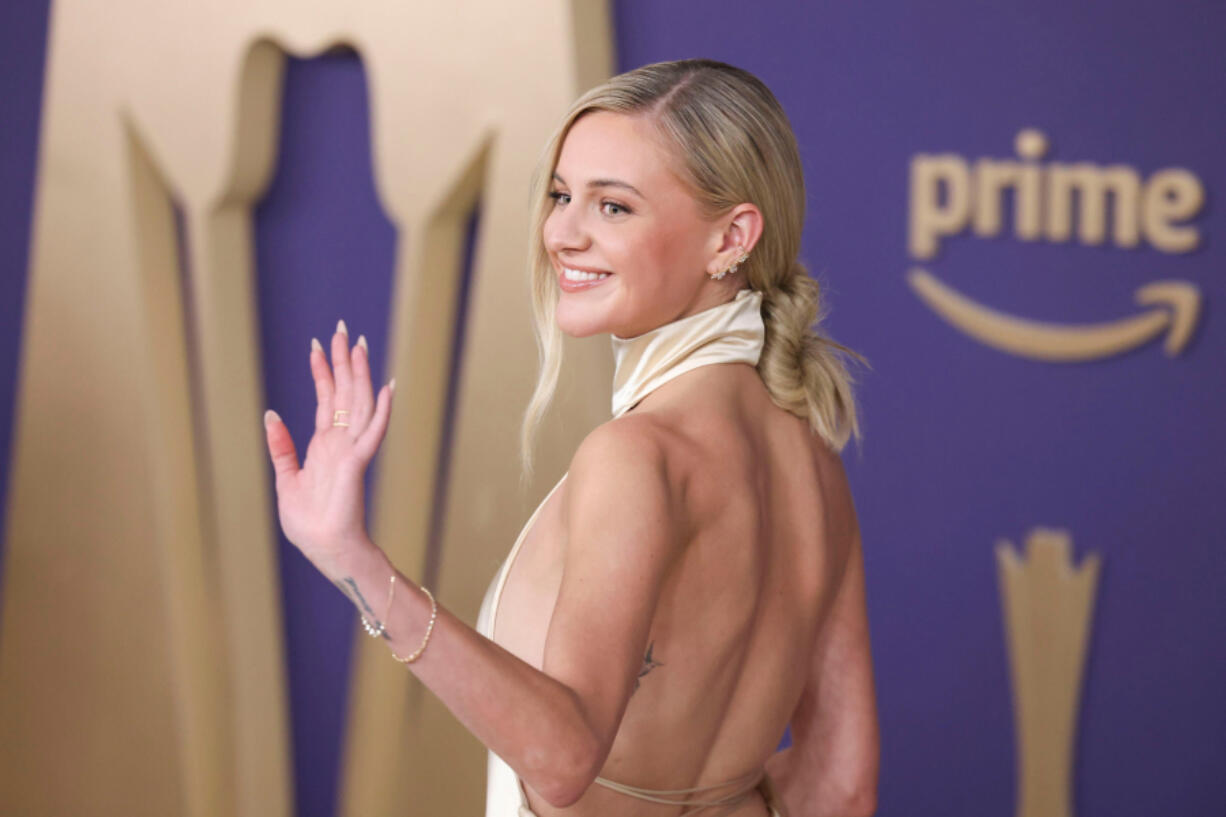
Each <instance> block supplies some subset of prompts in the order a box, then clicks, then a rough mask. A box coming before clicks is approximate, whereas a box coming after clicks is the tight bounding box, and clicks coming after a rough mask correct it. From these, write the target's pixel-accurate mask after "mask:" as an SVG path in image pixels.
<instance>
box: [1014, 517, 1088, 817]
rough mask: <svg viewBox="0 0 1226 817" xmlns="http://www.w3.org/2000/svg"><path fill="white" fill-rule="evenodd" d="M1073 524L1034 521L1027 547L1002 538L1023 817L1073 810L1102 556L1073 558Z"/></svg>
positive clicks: (1053, 816) (1064, 816) (1055, 816)
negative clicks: (1078, 739)
mask: <svg viewBox="0 0 1226 817" xmlns="http://www.w3.org/2000/svg"><path fill="white" fill-rule="evenodd" d="M1071 553H1072V537H1071V536H1070V535H1069V533H1068V531H1066V530H1059V529H1053V528H1034V529H1033V530H1031V532H1030V534H1029V535H1028V536H1027V537H1026V554H1025V556H1024V557H1023V556H1022V555H1021V554H1020V553H1018V552H1017V551H1015V550H1014V548H1013V545H1012V543H1011V542H1009V541H1008V540H1005V539H1001V540H999V541H998V542H997V543H996V563H997V567H998V569H999V575H1000V586H1001V594H1002V604H1003V606H1004V619H1005V635H1006V637H1007V639H1008V647H1009V657H1010V664H1011V668H1012V672H1011V677H1012V681H1013V702H1014V720H1015V722H1016V723H1017V757H1018V772H1017V780H1018V787H1017V811H1016V813H1017V817H1072V814H1073V807H1072V785H1071V782H1072V781H1071V778H1072V769H1073V747H1074V743H1075V739H1076V723H1077V707H1078V704H1079V699H1080V695H1081V679H1082V670H1083V668H1084V666H1085V650H1086V643H1087V641H1088V636H1089V633H1090V623H1091V612H1092V611H1093V607H1094V593H1095V589H1096V587H1097V583H1098V571H1099V567H1100V564H1101V560H1100V559H1099V556H1098V555H1097V554H1093V553H1092V554H1089V555H1087V556H1086V557H1085V559H1083V560H1082V563H1081V566H1080V567H1074V566H1073V564H1072V561H1071V558H1070V557H1071Z"/></svg>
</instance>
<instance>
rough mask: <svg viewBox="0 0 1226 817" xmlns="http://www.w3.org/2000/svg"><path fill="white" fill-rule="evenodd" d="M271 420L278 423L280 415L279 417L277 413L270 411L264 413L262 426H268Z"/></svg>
mask: <svg viewBox="0 0 1226 817" xmlns="http://www.w3.org/2000/svg"><path fill="white" fill-rule="evenodd" d="M273 420H276V421H278V422H280V420H281V415H280V414H277V413H276V412H275V411H273V410H272V409H269V410H268V411H266V412H264V425H268V424H269V423H271V422H272V421H273Z"/></svg>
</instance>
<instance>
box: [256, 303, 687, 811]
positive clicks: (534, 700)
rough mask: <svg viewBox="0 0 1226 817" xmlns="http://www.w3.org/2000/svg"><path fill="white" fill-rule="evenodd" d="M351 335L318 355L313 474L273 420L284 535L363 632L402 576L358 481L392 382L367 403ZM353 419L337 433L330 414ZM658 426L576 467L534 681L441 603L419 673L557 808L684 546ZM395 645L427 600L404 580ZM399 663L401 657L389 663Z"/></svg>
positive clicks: (573, 792)
mask: <svg viewBox="0 0 1226 817" xmlns="http://www.w3.org/2000/svg"><path fill="white" fill-rule="evenodd" d="M348 341H349V338H348V333H347V331H346V330H345V328H344V324H343V323H341V324H339V325H338V327H337V332H336V333H335V334H334V335H333V338H332V347H331V350H332V363H333V369H334V370H335V374H334V373H333V369H330V368H329V366H328V361H327V359H326V357H325V356H324V353H323V349H322V347H321V346H320V345H319V344H317V343H312V351H311V357H310V360H311V370H312V374H313V376H314V379H315V386H316V398H317V401H318V406H317V410H316V423H315V433H314V435H313V436H312V438H311V442H310V445H309V446H308V448H307V454H306V460H305V462H304V463H303V467H302V468H299V466H298V454H297V451H296V449H295V447H294V443H293V440H292V438H291V437H290V435H289V431H288V429H287V428H286V427H285V424H284V423H283V422H281V419H280V418H279V417H278V416H277V415H276V413H275V412H268V414H267V415H266V417H265V431H266V436H267V443H268V449H269V454H270V456H271V459H272V463H273V466H274V469H275V471H276V489H277V509H278V514H279V517H280V521H281V527H282V529H283V530H284V531H285V534H286V537H287V538H288V539H289V540H290V541H291V542H293V543H294V545H295V546H297V547H298V549H299V550H300V551H301V552H302V553H303V554H304V555H305V556H306V557H307V558H308V559H309V560H310V561H311V562H312V564H314V565H315V567H316V568H317V569H319V570H320V572H322V573H323V574H324V575H325V576H327V577H328V578H329V579H330V580H332V581H333V582H334V583H335V584H336V585H337V586H338V587H340V588H341V589H342V590H344V591H345V593H346V595H348V596H349V598H350V599H351V600H352V601H353V602H354V604H355V605H357V606H358V609H359V610H360V611H361V612H362V614H363V615H365V616H366V617H367V618H368V619H369V618H375V619H378V617H380V616H383V615H384V610H385V609H386V603H387V602H386V600H387V598H388V587H389V578H390V576H391V575H392V571H393V569H394V568H393V567H392V566H391V564H390V562H389V561H388V559H387V557H386V556H385V555H384V554H383V552H382V551H381V550H380V549H379V548H378V547H376V546H375V545H374V544H373V543H372V542H371V541H370V538H369V536H368V534H367V532H366V527H365V510H364V503H363V499H362V476H363V473H364V471H365V469H366V467H367V465H368V464H369V462H370V460H371V459H372V458H373V456H374V454H375V451H376V449H377V448H378V446H379V444H380V443H381V442H382V439H383V436H384V434H385V433H386V429H387V423H388V417H389V415H390V411H391V401H392V394H393V389H392V388H391V384H389V386H388V387H385V388H383V389H381V390H380V391H379V394H378V399H377V401H376V400H375V398H374V396H373V395H372V391H371V384H370V371H369V361H368V358H367V352H366V345H365V342H364V341H363V340H362V339H360V338H359V342H358V344H357V346H355V347H353V349H352V350H351V349H350V348H349V342H348ZM338 409H345V410H346V411H347V412H348V413H347V414H344V415H340V417H339V421H340V422H344V423H348V424H347V425H339V426H338V425H336V424H335V422H336V421H337V420H338V418H337V416H336V415H335V412H336V411H337V410H338ZM649 429H650V425H648V424H644V423H643V422H642V421H639V420H637V418H635V419H631V418H625V419H622V420H619V421H616V422H613V423H609V424H606V425H604V426H601V427H600V428H598V429H596V430H595V431H594V432H592V433H591V434H590V435H588V437H587V439H585V440H584V442H583V444H582V445H581V446H580V447H579V450H578V451H577V452H576V454H575V457H574V460H573V461H572V463H571V468H570V472H569V475H568V477H567V486H566V492H565V497H566V501H565V503H564V506H563V509H562V512H563V516H564V520H565V526H564V528H565V530H564V535H565V537H566V541H565V543H564V545H565V550H564V565H563V573H562V582H561V587H560V591H559V596H558V602H557V606H556V608H555V610H554V615H553V617H552V620H551V622H550V625H549V631H548V633H547V637H546V642H545V654H544V664H543V666H544V671H539V670H537V669H535V668H534V667H532V666H531V665H529V664H528V663H526V662H524V661H522V660H521V659H519V658H517V657H516V656H514V655H512V654H511V653H510V652H508V651H507V650H505V649H504V648H502V647H500V646H498V645H497V644H495V643H494V642H492V641H490V640H489V639H487V638H485V637H484V636H482V635H481V634H479V633H477V632H476V631H475V630H473V629H472V628H471V627H469V626H468V625H467V624H465V623H464V622H462V621H461V620H459V619H458V618H456V617H455V616H453V615H452V614H451V613H450V612H448V611H447V610H446V609H445V608H444V607H442V606H440V607H439V610H438V616H437V619H436V621H435V625H434V631H433V633H432V635H431V639H430V643H429V646H428V648H427V649H426V650H425V652H424V653H423V654H422V657H421V658H420V659H419V660H418V661H416V662H414V663H413V664H411V665H408V666H409V669H411V670H412V671H413V672H414V673H415V674H416V675H417V677H418V678H420V679H421V680H422V682H423V683H425V685H426V686H427V687H429V688H430V690H431V691H433V692H434V693H435V694H436V695H437V696H438V697H439V699H440V700H442V702H443V703H444V704H445V705H446V706H447V707H448V708H449V709H450V710H451V712H452V713H453V714H454V715H455V716H456V718H457V719H459V720H460V722H461V723H463V724H464V725H465V726H466V727H467V728H468V729H469V730H470V731H471V732H472V733H473V734H474V735H475V736H476V737H477V738H478V739H480V740H481V741H482V742H483V743H484V744H485V745H486V746H488V747H489V748H490V749H491V750H493V751H494V752H495V753H497V754H498V755H499V756H500V757H502V758H503V759H504V760H505V761H506V762H507V763H508V764H509V765H510V766H511V768H512V769H514V770H515V771H516V773H518V774H519V776H520V777H521V778H523V779H524V781H525V782H526V783H527V784H528V785H529V786H531V787H532V788H533V789H535V790H536V791H538V792H539V793H540V794H541V795H542V796H543V797H544V798H545V799H546V800H548V801H549V802H550V803H552V804H554V805H555V806H560V807H564V806H566V805H569V804H571V803H573V802H574V801H575V800H577V799H578V798H579V797H580V796H582V794H583V792H584V791H586V790H587V788H588V786H589V785H591V783H592V780H593V779H594V778H595V776H596V774H597V773H598V771H599V769H600V767H601V766H602V765H603V764H604V760H605V758H606V757H607V756H608V752H609V750H610V748H611V747H612V744H613V739H614V737H615V736H616V734H617V729H618V726H619V724H620V722H621V718H622V714H623V713H624V711H625V708H626V704H627V702H628V700H629V697H630V693H631V692H632V691H633V686H634V680H635V678H636V676H637V673H638V670H639V668H640V666H641V662H642V656H643V652H644V650H645V646H646V639H647V634H648V629H649V627H650V623H651V618H652V615H653V613H654V610H655V604H656V599H657V596H658V593H659V588H660V585H661V583H662V582H663V578H664V575H665V572H666V570H667V568H668V566H669V564H671V561H672V558H673V554H674V551H675V548H677V547H678V542H679V541H680V540H679V537H676V536H675V535H674V530H673V526H672V524H671V523H670V522H669V520H670V519H672V518H673V516H674V514H673V512H672V507H673V506H672V504H671V496H670V493H669V487H668V484H667V480H666V479H665V470H664V463H663V456H662V450H661V448H660V447H659V446H658V445H657V444H656V443H655V442H654V438H653V437H652V436H651V435H650V434H649V433H648V431H649ZM396 586H397V591H396V593H395V596H394V597H393V599H394V602H393V605H392V607H391V608H390V610H389V611H388V612H387V614H386V617H387V621H383V622H382V623H383V625H384V627H385V628H386V631H385V633H384V635H385V637H386V638H387V641H388V645H389V646H390V647H391V648H392V649H393V650H394V651H395V652H396V654H397V655H407V654H409V653H411V652H413V651H414V650H416V649H417V647H418V645H419V644H420V643H421V639H422V637H423V635H424V632H425V628H426V626H427V622H428V621H429V617H430V604H429V601H428V599H427V598H426V596H425V594H424V593H423V592H422V591H421V590H420V589H419V588H418V587H416V586H415V585H413V584H412V583H411V582H409V581H408V580H407V579H405V578H404V577H403V576H402V575H400V574H397V579H396ZM388 660H389V661H390V660H391V658H390V657H389V659H388Z"/></svg>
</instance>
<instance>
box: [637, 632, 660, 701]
mask: <svg viewBox="0 0 1226 817" xmlns="http://www.w3.org/2000/svg"><path fill="white" fill-rule="evenodd" d="M655 645H656V642H654V641H653V642H651V643H650V644H648V645H647V655H645V656H643V668H642V669H641V670H639V675H638V677H637V678H635V679H634V688H635V689H636V690H637V689H638V688H639V683H640V682H641V681H642V680H643V676H644V675H646V674H647V673H649V672H651V671H652V670H653V669H655V668H656V667H662V666H664V664H662V663H661V662H659V661H657V660H655V659H654V658H652V657H651V650H652V648H653V647H655ZM631 694H633V693H631Z"/></svg>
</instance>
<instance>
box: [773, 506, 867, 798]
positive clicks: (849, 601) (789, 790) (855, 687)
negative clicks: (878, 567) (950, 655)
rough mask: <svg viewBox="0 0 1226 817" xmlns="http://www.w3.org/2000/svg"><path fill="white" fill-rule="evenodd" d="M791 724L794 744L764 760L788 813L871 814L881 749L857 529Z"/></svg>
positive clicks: (861, 554)
mask: <svg viewBox="0 0 1226 817" xmlns="http://www.w3.org/2000/svg"><path fill="white" fill-rule="evenodd" d="M791 726H792V746H791V747H789V748H788V749H785V750H784V751H782V752H779V753H778V754H776V755H775V756H774V757H772V758H771V759H770V761H769V762H768V763H767V771H768V772H769V773H770V775H771V777H772V779H773V780H776V781H777V782H778V784H779V789H780V793H781V795H782V797H783V799H784V802H785V803H786V805H787V807H788V811H789V813H790V814H793V815H795V816H796V817H870V815H872V814H873V813H874V812H875V811H876V808H877V774H878V766H879V763H880V754H881V750H880V734H879V730H878V723H877V704H876V693H875V690H874V684H873V664H872V655H871V652H870V650H869V632H868V611H867V603H866V596H865V582H864V554H863V549H862V548H861V545H860V533H859V527H858V526H857V527H856V530H855V536H854V538H853V544H852V550H851V553H850V554H849V557H848V562H847V567H846V569H845V571H844V574H843V579H842V581H841V582H840V585H839V589H838V590H837V592H836V595H835V600H834V604H833V606H832V608H831V611H830V616H829V618H828V619H827V621H826V623H825V624H824V626H823V629H822V631H821V633H820V634H819V635H818V639H817V642H816V644H815V646H814V650H813V656H812V658H811V659H810V665H809V678H808V681H807V682H806V685H805V690H804V692H803V693H802V694H801V697H800V701H799V703H798V704H797V706H796V711H795V713H793V715H792V723H791Z"/></svg>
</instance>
